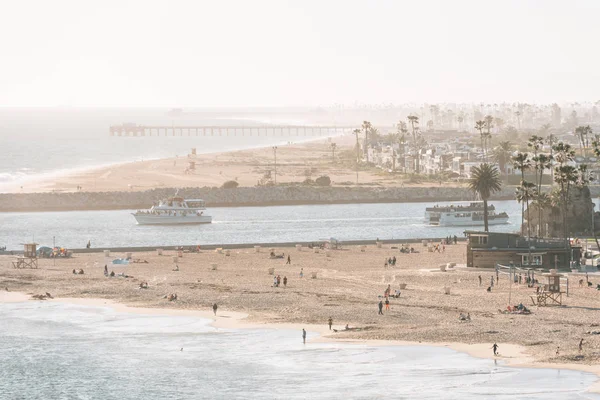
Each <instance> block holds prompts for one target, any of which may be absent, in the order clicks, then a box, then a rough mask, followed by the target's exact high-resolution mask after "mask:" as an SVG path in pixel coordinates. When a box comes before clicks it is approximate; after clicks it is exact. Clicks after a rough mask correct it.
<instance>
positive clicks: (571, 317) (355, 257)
mask: <svg viewBox="0 0 600 400" xmlns="http://www.w3.org/2000/svg"><path fill="white" fill-rule="evenodd" d="M413 246H415V250H417V251H419V253H414V254H403V253H400V252H399V251H398V249H396V248H391V245H384V246H383V248H377V247H375V246H368V247H366V249H362V248H361V247H359V246H354V247H347V248H344V249H342V250H331V251H330V252H329V256H327V254H326V253H325V252H324V251H323V250H321V251H319V252H318V253H316V252H315V251H314V250H312V249H308V248H303V249H302V251H298V250H297V249H295V248H289V249H288V248H285V249H276V252H278V253H279V252H283V253H285V254H286V257H287V255H290V257H291V264H286V259H281V258H277V259H270V258H269V254H268V253H269V249H265V248H263V249H261V252H260V253H256V252H255V250H254V249H234V250H232V251H231V252H230V255H229V256H227V255H225V254H224V253H223V254H221V253H218V252H215V251H203V252H201V253H184V254H183V257H181V258H179V259H178V260H177V263H175V261H174V259H173V257H174V256H176V254H175V252H165V253H163V255H162V256H159V255H157V254H156V252H151V253H150V252H148V253H134V254H133V259H134V260H140V261H147V263H131V264H129V265H128V266H119V265H112V264H110V260H112V259H113V258H119V257H124V256H125V254H112V255H111V256H112V257H111V258H110V259H106V260H105V258H104V255H103V254H102V253H91V254H76V255H75V256H74V257H73V258H71V259H57V260H49V259H44V260H40V268H39V269H33V270H30V269H27V270H16V269H13V268H12V264H11V260H12V257H10V256H2V257H1V258H0V289H2V290H1V291H0V302H4V301H24V300H25V299H26V298H30V296H31V295H35V294H44V293H46V292H48V293H50V294H51V295H52V296H53V297H54V300H50V301H69V302H84V303H85V304H89V305H102V304H104V305H110V306H112V307H124V306H127V307H130V308H127V309H126V310H128V311H132V310H134V311H135V312H160V313H162V312H175V313H193V314H194V315H198V316H202V317H211V315H212V311H211V309H210V307H211V305H212V304H213V303H217V304H218V305H219V309H218V313H217V317H216V321H217V322H216V324H218V325H219V326H223V327H266V326H268V327H272V326H276V327H279V328H282V329H283V328H291V329H300V328H301V327H304V328H306V329H310V330H313V331H317V332H319V333H321V334H322V335H323V337H322V339H320V340H345V341H365V340H368V341H369V343H373V344H383V345H386V344H409V343H410V344H415V343H420V344H435V345H440V346H448V347H451V348H453V349H456V350H460V351H465V352H467V353H469V354H471V355H474V356H478V357H492V356H493V354H492V350H491V348H490V347H491V345H492V344H493V343H494V342H495V343H498V344H499V346H500V347H499V353H500V355H499V356H498V359H503V360H505V361H507V362H509V363H510V364H511V365H521V366H536V367H553V368H572V369H579V370H584V371H588V372H594V373H600V369H599V368H598V367H597V366H596V365H595V364H596V363H597V362H598V359H599V358H600V357H599V356H600V339H599V337H598V336H597V335H594V334H588V333H586V332H590V331H600V329H599V328H598V324H597V322H596V318H595V315H596V312H597V310H598V309H600V292H598V291H597V290H594V289H588V288H580V287H578V286H577V285H576V284H575V283H574V282H576V281H577V280H578V279H579V277H577V276H575V277H573V278H572V282H573V283H572V285H571V288H570V293H569V297H568V298H567V297H564V300H565V301H564V306H563V307H539V308H538V307H534V306H531V300H530V297H529V296H530V295H531V294H532V293H533V289H531V288H527V286H526V285H512V287H510V285H509V283H508V281H507V278H506V277H502V276H501V278H500V282H499V285H496V286H494V288H493V290H492V292H491V293H489V292H487V291H486V288H487V286H488V284H489V280H490V277H491V275H492V271H488V270H485V271H483V270H467V269H466V268H463V267H461V266H460V265H461V264H463V263H464V262H465V247H464V244H457V245H449V246H446V250H445V252H443V253H432V252H428V251H427V248H424V247H421V246H420V245H419V246H416V245H414V244H413ZM394 247H395V246H394ZM362 250H364V251H362ZM392 256H396V258H397V263H396V265H395V266H392V267H388V268H384V262H385V260H386V259H387V258H388V257H392ZM448 262H453V263H456V264H458V266H457V267H454V268H451V269H450V270H448V271H446V272H442V271H441V270H440V268H439V265H440V264H445V263H448ZM107 263H108V269H109V271H114V272H115V274H117V276H115V277H105V276H104V274H103V269H104V265H105V264H107ZM175 265H178V266H179V271H173V269H174V268H175ZM215 265H216V267H215ZM78 268H82V269H83V270H84V272H85V273H84V274H83V275H73V273H72V270H73V269H78ZM214 268H216V269H214ZM270 268H274V274H275V275H270V274H269V269H270ZM301 272H302V273H303V277H300V273H301ZM121 273H125V274H126V275H129V276H130V277H129V278H125V277H122V276H119V274H121ZM313 273H314V274H316V278H314V279H313V278H312V275H313ZM276 275H280V276H281V278H282V280H283V277H284V276H285V277H287V279H288V281H287V286H286V287H284V286H283V283H282V284H281V286H280V287H273V277H274V276H276ZM479 275H481V276H482V279H483V284H482V286H480V285H479V279H478V276H479ZM594 279H597V278H596V277H595V276H593V277H590V281H593V282H594V283H595V281H594ZM141 282H147V283H148V288H147V289H140V283H141ZM400 284H406V289H402V290H401V295H400V297H399V298H390V309H389V310H386V309H385V308H384V310H383V315H378V307H377V305H378V302H379V301H380V300H382V299H383V294H384V291H385V289H386V288H387V286H388V285H390V287H391V290H392V293H394V291H395V290H396V289H399V288H400ZM446 287H448V288H450V294H445V290H444V288H446ZM6 289H8V290H6ZM509 291H510V296H511V303H512V304H518V303H520V302H522V303H523V304H524V305H526V306H527V307H529V308H530V309H531V311H532V313H531V315H515V314H503V313H501V312H500V311H499V310H505V309H506V306H507V302H508V296H509ZM19 293H25V294H26V295H27V296H25V295H23V294H19ZM172 293H176V294H177V300H175V301H168V300H167V299H166V298H165V297H166V296H167V295H168V294H172ZM75 299H77V300H75ZM32 301H33V300H32ZM82 304H83V303H82ZM460 313H465V314H466V313H470V316H471V321H470V322H464V321H460V320H459V318H458V317H459V314H460ZM329 317H332V318H333V329H335V330H336V331H333V330H332V331H330V330H329V328H328V326H327V320H328V318H329ZM346 324H348V325H349V327H350V328H351V329H350V330H345V329H344V327H345V325H346ZM580 338H584V346H583V351H582V352H581V353H580V352H579V351H578V346H577V345H578V342H579V339H580ZM559 346H560V350H559V354H558V355H557V354H556V350H557V347H559ZM596 389H598V388H596Z"/></svg>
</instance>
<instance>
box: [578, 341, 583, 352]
mask: <svg viewBox="0 0 600 400" xmlns="http://www.w3.org/2000/svg"><path fill="white" fill-rule="evenodd" d="M582 350H583V338H581V340H579V352H580V353H581V352H582Z"/></svg>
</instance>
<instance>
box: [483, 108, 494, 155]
mask: <svg viewBox="0 0 600 400" xmlns="http://www.w3.org/2000/svg"><path fill="white" fill-rule="evenodd" d="M483 120H484V121H485V128H486V132H485V140H484V144H485V157H486V161H487V153H488V152H487V149H488V143H487V142H488V141H490V140H491V139H492V128H493V127H494V125H492V122H493V121H494V117H492V116H491V115H486V116H485V118H484V119H483Z"/></svg>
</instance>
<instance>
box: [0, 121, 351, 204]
mask: <svg viewBox="0 0 600 400" xmlns="http://www.w3.org/2000/svg"><path fill="white" fill-rule="evenodd" d="M346 136H348V134H340V133H338V134H335V135H327V136H318V137H301V136H298V137H296V136H294V137H290V138H294V139H296V140H293V141H292V140H284V138H283V137H282V138H281V140H279V141H273V143H272V144H270V145H265V144H257V145H249V146H242V147H237V148H232V149H227V150H208V151H204V152H203V151H202V150H201V149H200V150H199V151H198V149H197V153H196V157H195V158H194V159H195V160H197V161H201V160H202V159H203V158H206V159H211V158H212V159H217V158H219V157H227V156H230V155H232V154H236V153H253V152H257V151H263V150H271V147H272V146H273V145H276V146H281V147H283V146H296V147H299V148H304V147H306V146H310V145H313V144H317V143H320V142H323V143H325V142H329V141H330V140H333V139H337V140H343V139H344V138H345V137H346ZM140 139H141V138H140ZM176 160H179V161H182V162H186V161H187V160H188V158H187V157H186V155H181V156H180V155H177V156H170V157H142V156H136V157H135V158H134V159H130V160H128V161H114V162H108V163H98V164H95V165H81V166H75V167H70V168H64V169H61V168H59V169H55V170H50V171H42V172H39V173H37V174H31V175H28V174H24V175H21V176H18V177H17V178H15V179H10V180H7V181H2V182H0V194H20V193H21V194H23V193H27V194H36V193H54V194H56V193H59V194H60V193H73V192H77V190H76V189H75V187H71V188H70V189H53V190H50V189H49V188H48V185H47V184H46V182H47V181H50V180H55V181H69V180H73V179H81V178H82V177H87V178H88V182H87V183H88V184H87V185H85V184H84V185H85V187H86V189H89V188H90V187H92V186H94V190H92V191H91V193H94V192H99V191H101V190H96V188H95V182H94V181H95V180H97V179H101V177H102V175H104V174H105V173H106V171H111V170H112V169H115V168H128V167H133V166H136V165H139V164H144V163H146V164H157V163H171V162H173V161H176ZM5 174H8V175H11V176H14V174H15V173H14V172H6V173H5ZM89 178H91V180H90V179H89ZM90 182H94V184H93V185H90V184H89V183H90ZM30 187H33V190H31V189H30ZM139 187H146V188H147V189H152V188H153V187H147V186H145V185H143V184H142V185H140V186H139ZM21 188H25V191H23V189H21ZM109 191H115V190H109Z"/></svg>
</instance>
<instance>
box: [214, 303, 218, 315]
mask: <svg viewBox="0 0 600 400" xmlns="http://www.w3.org/2000/svg"><path fill="white" fill-rule="evenodd" d="M217 308H219V306H217V303H215V304H213V312H214V313H215V315H217Z"/></svg>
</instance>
